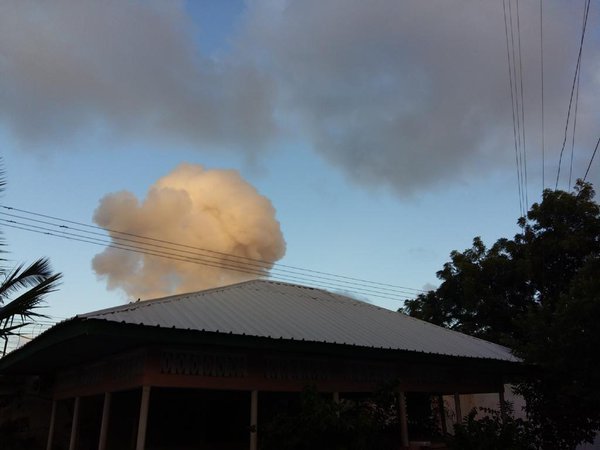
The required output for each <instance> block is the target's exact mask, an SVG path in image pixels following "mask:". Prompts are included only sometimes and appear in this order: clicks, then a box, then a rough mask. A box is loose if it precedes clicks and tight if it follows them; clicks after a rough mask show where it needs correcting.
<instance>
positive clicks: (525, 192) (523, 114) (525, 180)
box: [517, 0, 529, 210]
mask: <svg viewBox="0 0 600 450" xmlns="http://www.w3.org/2000/svg"><path fill="white" fill-rule="evenodd" d="M520 16H521V15H520V13H519V0H517V36H518V43H519V82H520V85H521V94H520V95H521V132H522V134H523V140H522V142H523V147H522V148H523V156H522V161H523V167H522V169H523V174H524V180H523V191H524V195H525V198H524V200H525V210H527V209H529V195H528V193H527V185H528V181H527V141H526V139H525V137H526V134H525V93H524V91H523V61H522V58H521V17H520Z"/></svg>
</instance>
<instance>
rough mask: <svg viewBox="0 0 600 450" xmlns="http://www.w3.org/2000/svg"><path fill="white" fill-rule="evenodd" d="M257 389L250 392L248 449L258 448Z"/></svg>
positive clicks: (255, 449) (254, 449)
mask: <svg viewBox="0 0 600 450" xmlns="http://www.w3.org/2000/svg"><path fill="white" fill-rule="evenodd" d="M257 425H258V391H257V390H254V391H252V393H251V394H250V450H257V449H258V431H257V429H256V427H257Z"/></svg>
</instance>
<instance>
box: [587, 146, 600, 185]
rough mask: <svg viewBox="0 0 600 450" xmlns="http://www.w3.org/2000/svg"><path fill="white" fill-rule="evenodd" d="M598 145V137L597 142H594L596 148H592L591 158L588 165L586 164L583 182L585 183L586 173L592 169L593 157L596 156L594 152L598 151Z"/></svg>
mask: <svg viewBox="0 0 600 450" xmlns="http://www.w3.org/2000/svg"><path fill="white" fill-rule="evenodd" d="M598 144H600V137H599V138H598V142H596V148H594V152H593V153H592V157H591V158H590V163H589V164H588V166H587V169H586V170H585V175H584V176H583V181H585V179H586V178H587V176H588V173H589V172H590V167H592V162H593V161H594V157H595V156H596V152H597V151H598Z"/></svg>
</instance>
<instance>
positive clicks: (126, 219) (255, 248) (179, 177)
mask: <svg viewBox="0 0 600 450" xmlns="http://www.w3.org/2000/svg"><path fill="white" fill-rule="evenodd" d="M94 221H95V222H96V223H97V224H98V225H100V226H101V227H104V228H106V229H110V230H114V231H120V232H124V233H130V234H131V235H135V236H145V237H149V238H153V239H157V240H161V241H165V242H169V243H176V244H179V245H178V246H176V245H173V244H165V243H164V242H163V243H161V242H157V241H154V244H156V245H155V246H152V245H145V246H144V247H146V250H145V251H146V252H150V253H163V254H164V253H169V254H170V255H171V256H172V258H162V257H158V256H152V255H148V254H143V253H137V252H129V251H124V250H119V249H116V248H107V249H106V250H104V251H103V252H102V253H100V254H98V255H96V256H95V257H94V260H93V262H92V265H93V268H94V270H95V272H96V274H97V275H98V276H100V277H103V278H105V279H106V281H107V284H108V287H109V288H110V289H115V288H120V289H122V290H124V291H125V293H126V294H127V295H128V296H129V297H133V298H136V299H137V298H142V299H148V298H152V297H157V296H163V295H168V294H173V293H180V292H189V291H194V290H200V289H205V288H211V287H216V286H222V285H226V284H231V283H234V282H239V281H243V280H248V279H252V278H257V277H258V276H259V275H260V274H258V275H257V274H252V273H245V272H244V270H245V271H249V272H257V270H258V271H259V272H261V273H263V274H266V273H267V271H268V269H269V268H270V266H271V265H270V264H267V265H265V266H264V268H262V269H261V268H260V267H257V266H256V265H252V263H251V262H248V261H247V260H244V259H237V258H234V257H230V256H226V255H235V256H237V257H243V258H252V259H255V260H262V261H270V262H275V261H277V260H279V259H280V258H282V257H283V255H284V253H285V241H284V239H283V235H282V233H281V230H280V227H279V222H278V221H277V220H276V219H275V210H274V208H273V206H272V205H271V202H270V201H269V200H268V199H267V198H265V197H263V196H262V195H260V194H259V193H258V192H257V191H256V189H254V188H253V187H252V186H251V185H250V184H248V183H247V182H246V181H244V180H243V179H242V178H241V177H240V175H239V174H238V172H236V171H233V170H205V169H204V168H203V167H202V166H199V165H190V164H183V165H181V166H179V167H178V168H177V169H175V170H174V171H173V172H171V173H170V174H169V175H167V176H165V177H163V178H161V179H160V180H158V181H157V182H156V184H154V185H153V186H152V187H151V188H150V189H149V191H148V194H147V197H146V198H145V199H144V200H143V201H139V200H138V199H137V198H136V197H135V196H134V195H133V194H132V193H130V192H126V191H123V192H117V193H114V194H109V195H107V196H106V197H104V198H103V199H102V200H101V202H100V206H99V207H98V209H97V210H96V212H95V214H94ZM110 235H111V237H112V239H113V241H114V242H115V243H119V244H131V242H130V241H123V240H122V238H124V237H125V238H129V239H131V238H132V237H131V236H127V235H123V234H119V233H115V232H110ZM119 238H121V239H119ZM136 240H138V239H137V238H136ZM136 245H137V244H136ZM184 246H187V247H184ZM194 248H197V249H207V250H210V251H212V252H213V253H210V252H209V253H207V252H201V251H195V250H194ZM214 252H219V253H214ZM225 254H226V255H225ZM196 258H201V259H202V260H204V261H205V262H208V263H209V265H203V264H195V263H193V262H189V261H185V260H188V259H196ZM181 259H183V261H182V260H181ZM232 260H236V261H237V262H232ZM215 266H216V267H215ZM223 266H225V267H232V266H235V267H238V268H241V269H242V271H234V270H227V269H226V268H224V267H223Z"/></svg>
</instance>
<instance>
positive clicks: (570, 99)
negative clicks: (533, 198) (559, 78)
mask: <svg viewBox="0 0 600 450" xmlns="http://www.w3.org/2000/svg"><path fill="white" fill-rule="evenodd" d="M590 2H591V0H587V1H586V3H585V8H584V11H585V12H584V18H583V29H582V30H581V40H580V42H579V52H578V55H577V63H576V64H575V75H574V76H573V83H572V85H571V95H570V97H569V108H568V109H567V120H566V123H565V133H564V139H563V143H562V147H561V149H560V156H559V158H558V170H557V172H556V183H555V185H554V189H555V190H556V189H558V180H559V178H560V166H561V163H562V156H563V153H564V151H565V145H566V143H567V133H568V128H569V121H570V118H571V106H572V104H573V94H574V92H575V83H576V80H577V77H578V75H579V68H580V66H581V54H582V51H583V42H584V40H585V31H586V29H587V20H588V14H589V11H590Z"/></svg>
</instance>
